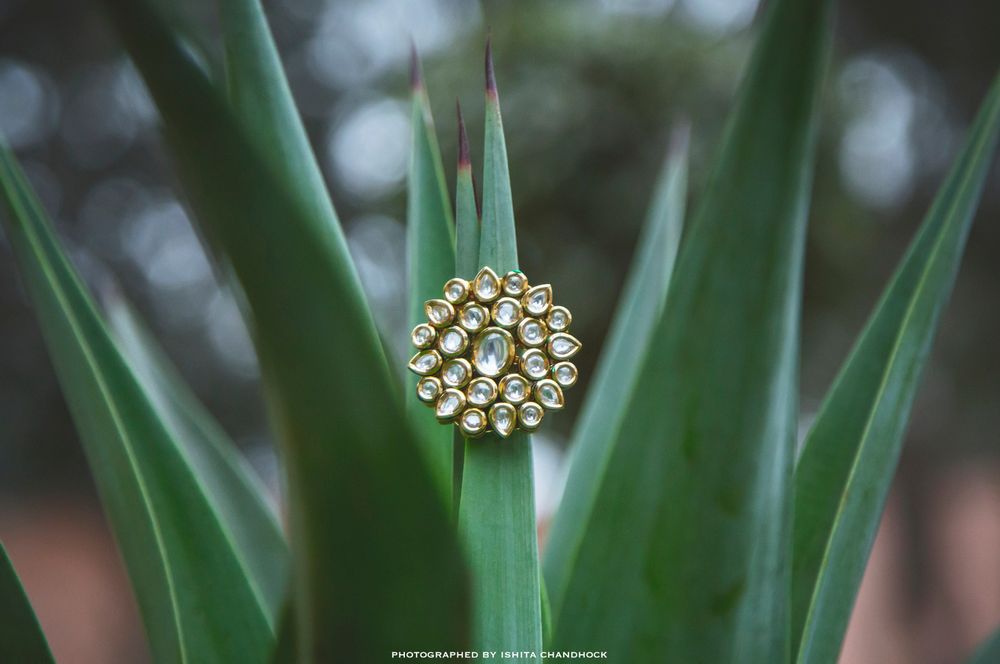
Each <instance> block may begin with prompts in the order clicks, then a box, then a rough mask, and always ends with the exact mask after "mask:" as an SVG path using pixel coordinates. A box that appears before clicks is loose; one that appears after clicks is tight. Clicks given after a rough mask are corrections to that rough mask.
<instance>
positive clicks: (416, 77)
mask: <svg viewBox="0 0 1000 664" xmlns="http://www.w3.org/2000/svg"><path fill="white" fill-rule="evenodd" d="M422 86H423V77H422V76H421V75H420V55H419V54H418V53H417V43H416V42H415V41H413V38H412V37H411V38H410V87H411V88H413V89H417V88H420V87H422Z"/></svg>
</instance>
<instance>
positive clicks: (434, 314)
mask: <svg viewBox="0 0 1000 664" xmlns="http://www.w3.org/2000/svg"><path fill="white" fill-rule="evenodd" d="M424 313H426V314H427V320H429V321H430V322H431V325H433V326H434V327H446V326H448V325H450V324H451V321H452V319H453V318H455V307H453V306H451V303H450V302H448V301H447V300H427V302H425V303H424Z"/></svg>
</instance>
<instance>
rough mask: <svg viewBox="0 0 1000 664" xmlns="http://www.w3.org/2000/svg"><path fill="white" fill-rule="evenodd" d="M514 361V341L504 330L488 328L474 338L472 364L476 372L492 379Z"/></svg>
mask: <svg viewBox="0 0 1000 664" xmlns="http://www.w3.org/2000/svg"><path fill="white" fill-rule="evenodd" d="M513 359H514V340H513V338H511V336H510V334H509V333H507V331H506V330H501V329H499V328H496V327H490V328H487V329H486V330H483V332H481V333H480V334H479V336H477V337H476V341H475V343H474V344H473V349H472V363H473V364H474V365H475V366H476V370H477V371H478V372H479V373H480V374H482V375H484V376H489V377H490V378H493V377H495V376H499V375H500V374H502V373H503V372H505V371H506V370H507V368H508V367H509V366H510V364H511V362H512V361H513Z"/></svg>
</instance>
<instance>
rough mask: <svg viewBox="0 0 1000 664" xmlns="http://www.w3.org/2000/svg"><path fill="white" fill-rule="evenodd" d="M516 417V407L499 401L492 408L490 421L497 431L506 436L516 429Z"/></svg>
mask: <svg viewBox="0 0 1000 664" xmlns="http://www.w3.org/2000/svg"><path fill="white" fill-rule="evenodd" d="M515 417H516V413H515V412H514V407H513V406H511V405H509V404H505V403H498V404H497V405H495V406H493V408H491V409H490V422H492V423H493V428H494V429H496V431H497V433H498V434H500V435H501V436H503V437H504V438H506V437H507V436H509V435H510V433H511V431H513V430H514V424H515V423H516V422H515Z"/></svg>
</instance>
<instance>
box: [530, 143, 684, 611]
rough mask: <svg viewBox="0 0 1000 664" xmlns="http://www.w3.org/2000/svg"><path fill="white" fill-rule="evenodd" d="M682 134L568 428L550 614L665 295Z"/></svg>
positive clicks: (552, 539) (678, 204) (674, 240)
mask: <svg viewBox="0 0 1000 664" xmlns="http://www.w3.org/2000/svg"><path fill="white" fill-rule="evenodd" d="M687 132H688V130H687V128H686V127H684V128H682V129H679V130H678V132H677V133H675V138H674V142H673V145H672V146H671V149H670V151H669V153H668V155H667V159H666V163H665V164H664V166H663V169H662V172H661V173H660V176H659V179H658V182H657V186H656V192H655V194H654V197H653V204H652V206H651V207H650V210H649V214H648V216H647V218H646V223H645V225H644V226H643V229H642V232H641V234H640V236H639V240H638V242H637V244H636V251H635V258H633V259H632V267H631V268H630V270H629V276H628V279H627V281H626V283H625V287H624V289H622V294H621V297H620V298H619V300H618V307H617V309H616V311H615V313H614V315H613V316H612V318H611V320H612V324H611V331H610V332H609V333H608V339H607V341H606V342H605V345H604V349H603V350H602V351H601V358H600V360H599V362H598V365H597V369H596V370H595V371H594V377H593V378H592V379H591V382H590V387H589V388H588V392H587V397H586V399H585V400H584V402H583V407H582V408H581V412H580V415H579V417H578V419H577V422H576V426H575V427H574V430H573V439H572V447H571V450H572V452H571V454H572V457H571V465H570V472H569V477H568V478H567V480H566V489H565V491H564V492H563V498H562V501H561V503H560V505H559V511H558V512H557V513H556V516H555V519H554V520H553V522H552V527H551V530H550V531H549V535H548V540H547V542H546V545H545V557H544V565H543V567H542V570H543V571H544V572H545V581H546V583H547V584H548V589H549V594H550V600H551V602H552V611H553V613H554V615H556V616H558V615H559V608H560V606H561V605H562V596H563V591H564V590H565V586H566V582H567V580H568V579H569V577H570V575H571V572H572V569H573V566H574V564H575V560H576V555H577V551H578V549H579V545H580V540H581V538H582V537H583V533H584V530H585V529H586V526H587V523H588V522H589V519H590V513H591V512H592V510H593V508H594V500H595V499H596V497H597V490H598V488H599V487H600V486H601V480H602V479H603V478H602V476H603V474H604V471H605V469H606V468H607V462H608V459H609V458H610V456H611V451H612V445H613V444H614V442H615V440H616V438H617V434H618V430H619V428H621V425H622V422H623V421H624V419H625V418H626V417H627V416H628V413H629V411H628V406H629V402H628V401H627V400H625V399H622V398H621V394H622V393H623V391H624V392H625V393H628V392H630V391H631V387H629V386H632V385H634V384H635V382H636V381H637V380H638V379H639V373H640V372H641V370H642V367H643V363H644V362H645V359H646V354H647V352H648V351H649V347H650V344H651V343H652V341H653V332H654V329H655V326H656V324H657V323H658V322H659V320H660V315H661V314H662V312H663V307H664V304H665V303H666V300H667V287H668V286H669V284H670V275H671V273H672V272H673V267H674V259H675V258H676V256H677V249H678V247H679V246H680V239H681V230H682V228H683V225H684V204H685V197H686V195H687V140H688V139H687Z"/></svg>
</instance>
